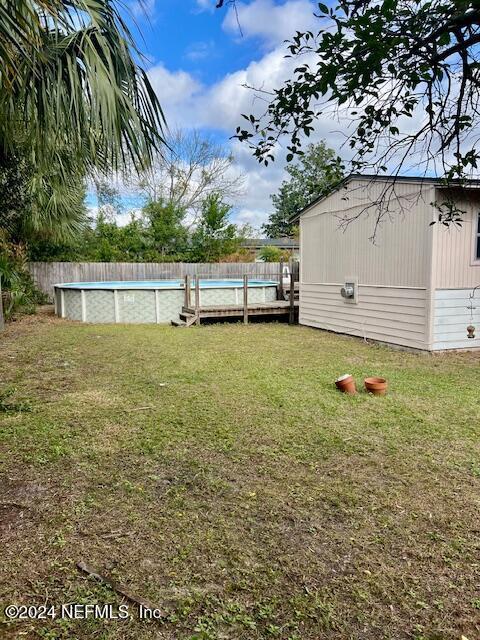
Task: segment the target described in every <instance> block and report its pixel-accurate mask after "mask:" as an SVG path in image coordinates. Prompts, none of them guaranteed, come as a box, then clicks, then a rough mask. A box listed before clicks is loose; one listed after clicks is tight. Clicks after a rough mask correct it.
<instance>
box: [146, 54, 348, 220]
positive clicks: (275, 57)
mask: <svg viewBox="0 0 480 640" xmlns="http://www.w3.org/2000/svg"><path fill="white" fill-rule="evenodd" d="M296 65H297V61H295V60H292V58H285V48H284V47H283V46H280V47H278V48H276V49H274V50H273V51H270V52H268V53H267V54H265V55H264V56H263V57H262V58H261V59H260V60H258V61H252V62H251V63H250V64H249V65H248V66H247V67H246V68H245V69H241V70H239V71H236V72H234V73H230V74H228V75H226V76H225V77H224V78H222V80H220V81H219V82H217V83H215V84H213V85H211V86H207V85H204V84H201V83H200V82H199V81H198V80H196V79H195V78H194V77H193V76H192V75H191V74H189V73H187V72H185V71H181V70H180V71H175V72H170V71H169V70H168V69H166V68H165V66H164V65H162V64H159V65H157V66H155V67H153V68H151V69H150V71H149V76H150V79H151V82H152V85H153V87H154V88H155V91H156V92H157V95H158V96H159V99H160V102H161V104H162V107H163V108H164V111H165V115H166V118H167V122H168V125H169V126H170V128H171V129H174V128H175V127H182V128H187V129H188V128H197V129H202V128H203V129H213V130H217V131H218V130H220V131H222V132H224V134H225V137H226V139H227V141H228V139H229V138H230V137H231V136H232V135H233V134H234V133H235V128H236V126H237V125H239V124H242V121H243V122H245V121H244V120H243V118H242V117H241V114H242V113H246V114H250V113H255V114H257V115H258V114H260V113H262V112H263V111H264V110H265V107H266V102H265V97H263V98H262V95H261V94H259V93H255V92H254V91H252V90H250V89H247V88H245V87H244V86H242V85H245V84H246V85H249V86H255V87H261V88H262V89H263V90H266V91H268V90H271V89H273V88H275V87H278V86H280V85H281V84H282V82H283V81H284V80H285V79H286V78H288V77H289V76H290V75H291V73H292V71H293V68H294V67H295V66H296ZM267 98H268V96H267ZM339 128H340V127H339V124H338V122H337V123H336V122H334V121H332V119H331V117H330V116H325V117H319V118H318V119H317V122H316V133H315V135H314V136H312V141H313V142H315V141H316V140H318V139H320V138H324V139H326V141H327V144H329V145H330V146H332V147H333V148H334V149H336V151H337V152H338V151H339V150H340V144H341V143H342V142H343V137H342V134H341V133H339V131H338V129H339ZM335 129H337V131H335ZM227 144H228V145H229V146H230V147H231V150H232V152H233V154H234V157H235V160H236V166H237V167H238V169H239V170H240V171H242V172H243V173H244V174H245V189H244V192H245V195H244V196H243V197H241V198H240V199H239V202H238V213H237V215H236V220H237V221H241V222H245V221H247V218H248V216H250V218H251V222H250V223H252V224H254V225H255V226H257V227H258V226H259V225H260V224H261V223H262V222H264V221H266V219H267V218H268V214H269V213H270V212H271V211H272V203H271V200H270V194H272V193H275V192H276V191H277V190H278V187H279V186H280V183H281V181H282V180H283V179H284V178H285V176H286V174H285V171H284V153H283V152H282V149H281V148H279V149H278V150H277V151H278V153H277V157H276V160H275V162H274V163H272V164H270V165H269V166H268V167H265V166H263V165H259V163H258V162H257V160H255V158H253V156H252V152H251V150H250V149H249V148H248V146H247V145H246V144H245V143H239V142H238V141H237V140H229V141H228V142H227ZM247 214H248V215H247Z"/></svg>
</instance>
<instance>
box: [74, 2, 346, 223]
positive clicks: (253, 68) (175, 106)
mask: <svg viewBox="0 0 480 640" xmlns="http://www.w3.org/2000/svg"><path fill="white" fill-rule="evenodd" d="M315 6H316V5H315V3H313V2H310V0H284V1H281V0H251V1H249V0H244V1H243V2H242V1H239V2H237V14H236V13H235V11H234V9H233V7H232V6H231V5H228V4H227V6H226V7H224V8H223V9H220V10H218V9H215V0H183V1H182V2H179V0H142V2H141V3H140V2H138V1H136V0H130V4H129V8H130V13H131V18H132V20H134V21H135V23H136V27H134V28H133V32H134V35H135V37H136V40H137V43H138V45H139V48H140V49H141V51H142V52H143V53H144V55H145V61H144V66H145V67H146V68H147V70H148V75H149V77H150V81H151V83H152V85H153V87H154V89H155V91H156V93H157V95H158V97H159V99H160V103H161V105H162V107H163V109H164V112H165V116H166V120H167V123H168V125H169V127H170V128H171V129H175V128H177V127H181V128H185V129H190V128H196V129H199V130H201V131H204V132H205V133H208V135H210V136H214V137H215V139H216V140H218V141H219V142H221V143H222V144H224V145H225V147H227V148H228V149H229V150H230V151H232V152H233V155H234V157H235V166H236V168H237V169H238V171H239V172H241V173H243V174H244V175H245V185H244V193H243V195H242V196H240V197H239V198H238V201H237V202H236V203H235V205H236V206H235V208H234V210H233V213H232V218H233V220H234V221H235V222H237V223H239V224H243V223H248V224H251V225H252V226H253V227H255V228H259V227H260V225H261V224H262V223H263V222H265V221H266V220H267V218H268V215H269V213H270V212H271V211H272V204H271V200H270V194H272V193H275V191H276V190H277V189H278V187H279V185H280V183H281V181H282V179H284V178H285V173H284V164H285V163H284V159H283V157H282V152H281V150H280V153H279V156H278V160H276V162H275V163H274V164H273V165H271V166H269V167H267V168H266V167H264V166H263V165H259V164H258V162H257V161H256V160H255V159H254V158H253V157H252V154H251V150H249V149H248V146H247V145H246V144H245V143H243V144H241V143H239V142H238V141H235V140H231V136H232V135H233V134H234V133H235V127H236V126H237V125H239V124H241V123H242V118H241V113H247V114H250V113H252V112H253V113H256V112H257V113H258V112H259V110H260V109H262V110H263V109H264V108H265V103H264V102H262V101H261V100H259V99H258V97H256V96H255V94H254V92H252V91H250V90H248V89H246V88H244V87H242V85H243V84H245V83H247V84H249V85H253V86H257V87H263V88H265V89H268V88H273V87H278V86H281V84H282V81H283V80H284V79H286V78H287V77H288V76H289V74H290V73H291V71H292V69H293V66H294V65H295V66H296V64H297V63H296V62H295V61H293V60H292V59H287V58H285V55H286V54H287V53H288V52H287V50H286V45H285V42H284V41H285V39H287V38H290V37H291V36H292V35H293V34H294V33H295V31H296V30H305V29H309V28H310V29H314V28H316V26H317V23H318V20H317V19H316V18H315V17H314V15H313V13H314V10H315ZM237 17H238V20H237ZM239 24H240V27H241V30H240V28H239ZM333 124H334V123H333ZM333 124H332V123H331V122H328V121H327V120H325V122H319V123H318V127H317V129H318V131H317V136H316V137H317V138H318V137H324V138H326V139H327V142H329V143H330V144H331V146H333V147H335V146H338V144H337V143H338V135H336V134H335V133H334V132H333V131H332V129H335V127H334V126H333ZM337 128H338V127H337ZM336 150H337V151H338V149H336ZM87 204H88V205H89V206H90V207H91V208H92V209H94V208H95V204H96V200H95V196H94V194H93V193H89V195H88V198H87ZM123 204H124V210H125V211H128V210H129V209H130V208H138V207H140V206H141V205H142V199H141V198H140V197H138V195H137V194H134V193H127V192H125V194H124V200H123ZM122 217H124V220H126V219H127V218H128V216H127V215H126V214H125V215H124V216H122Z"/></svg>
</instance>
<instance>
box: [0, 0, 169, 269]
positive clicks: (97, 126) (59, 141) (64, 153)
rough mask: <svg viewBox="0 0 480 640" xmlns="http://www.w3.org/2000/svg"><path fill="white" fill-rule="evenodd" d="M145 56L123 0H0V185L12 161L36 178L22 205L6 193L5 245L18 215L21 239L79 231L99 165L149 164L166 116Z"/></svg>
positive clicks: (0, 219) (103, 168)
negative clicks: (84, 195) (91, 176)
mask: <svg viewBox="0 0 480 640" xmlns="http://www.w3.org/2000/svg"><path fill="white" fill-rule="evenodd" d="M140 62H141V55H140V52H139V51H138V49H137V48H136V46H135V42H134V40H133V37H132V35H131V34H130V32H129V30H128V28H127V25H126V24H125V22H124V20H123V19H122V16H121V14H120V12H119V10H118V8H117V3H116V1H115V0H0V187H1V186H2V171H3V175H5V173H8V171H10V170H11V167H12V164H13V166H14V168H15V166H16V168H18V170H19V172H20V174H21V176H23V177H24V183H28V185H27V189H26V191H28V193H23V192H22V194H21V196H22V197H21V198H20V200H19V202H18V204H19V206H17V211H13V213H12V210H11V209H8V207H7V208H6V207H5V206H3V207H2V206H1V205H2V198H1V197H0V209H1V210H0V240H2V242H3V246H4V247H6V246H7V245H6V244H5V243H8V242H10V243H12V241H13V243H14V244H17V245H18V242H19V240H18V236H17V237H16V238H13V237H12V236H11V234H10V236H9V226H12V225H11V224H10V223H12V221H14V228H15V230H16V232H17V234H18V229H21V230H24V232H25V237H22V238H21V240H20V244H22V243H23V242H24V241H25V240H28V238H29V237H32V236H31V234H32V233H39V234H45V233H46V234H49V235H50V236H57V237H65V236H66V235H68V234H72V233H74V232H75V231H76V230H78V229H79V227H80V226H81V225H82V223H83V222H84V211H83V209H82V207H79V206H78V201H79V198H78V194H79V190H81V188H82V184H83V181H84V178H85V176H86V175H87V174H88V173H90V172H91V171H92V170H93V169H95V171H96V172H100V173H108V172H112V171H121V170H122V169H124V168H126V167H129V166H131V165H133V166H134V167H135V168H137V169H142V170H143V169H145V168H147V167H148V166H149V165H150V163H151V160H152V157H153V155H154V153H156V152H157V151H159V150H161V148H162V146H163V144H164V140H163V133H162V131H163V127H164V124H165V123H164V117H163V113H162V109H161V107H160V104H159V102H158V99H157V97H156V95H155V93H154V91H153V89H152V87H151V85H150V83H149V80H148V77H147V75H146V72H145V71H144V69H143V68H142V67H141V65H140ZM15 163H17V165H16V164H15ZM14 173H15V172H14ZM17 177H18V176H17ZM7 182H8V181H7ZM17 182H18V180H17ZM21 182H22V181H21V180H20V183H21ZM4 191H8V188H5V186H4ZM0 195H2V194H0ZM7 195H8V194H7ZM7 200H8V198H7ZM27 201H28V203H29V207H28V211H26V209H25V207H23V206H22V203H25V202H27ZM4 202H5V198H4V199H3V204H4ZM19 216H20V218H21V219H19ZM12 224H13V223H12ZM0 244H1V243H0ZM0 254H2V247H1V246H0ZM8 255H9V254H8V251H7V250H6V249H5V250H4V251H3V257H4V258H5V256H7V257H8ZM1 257H2V255H0V258H1ZM3 271H5V269H3ZM1 274H2V268H1V263H0V276H1Z"/></svg>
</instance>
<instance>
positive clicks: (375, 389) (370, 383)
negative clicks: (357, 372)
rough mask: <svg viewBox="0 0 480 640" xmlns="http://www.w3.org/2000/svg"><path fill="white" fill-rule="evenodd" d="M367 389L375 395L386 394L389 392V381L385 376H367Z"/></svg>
mask: <svg viewBox="0 0 480 640" xmlns="http://www.w3.org/2000/svg"><path fill="white" fill-rule="evenodd" d="M364 382H365V389H366V390H367V391H368V392H369V393H373V395H374V396H384V395H385V394H386V393H387V386H388V384H387V381H386V380H385V378H377V377H376V376H373V377H371V378H365V381H364Z"/></svg>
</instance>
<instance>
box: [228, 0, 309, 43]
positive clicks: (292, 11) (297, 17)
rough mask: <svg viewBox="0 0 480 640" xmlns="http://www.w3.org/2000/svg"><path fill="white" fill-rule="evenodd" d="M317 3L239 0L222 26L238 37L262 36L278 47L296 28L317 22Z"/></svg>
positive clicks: (264, 40)
mask: <svg viewBox="0 0 480 640" xmlns="http://www.w3.org/2000/svg"><path fill="white" fill-rule="evenodd" d="M314 10H315V5H314V4H313V3H312V2H310V1H309V0H288V1H287V2H284V3H283V4H277V3H275V2H274V1H273V0H254V1H253V2H250V3H249V4H246V3H244V2H237V3H236V5H235V7H230V9H229V10H228V12H227V15H226V16H225V20H224V21H223V28H224V29H225V31H227V32H228V33H231V34H232V35H233V36H235V37H241V36H242V35H243V37H245V38H260V39H261V40H262V41H263V43H264V45H265V46H266V47H275V46H277V45H278V44H279V43H281V42H283V41H284V40H286V39H289V38H291V37H292V36H293V35H294V34H295V32H296V31H297V30H298V31H305V30H308V29H312V28H314V26H315V20H316V19H315V17H314V15H313V12H314Z"/></svg>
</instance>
